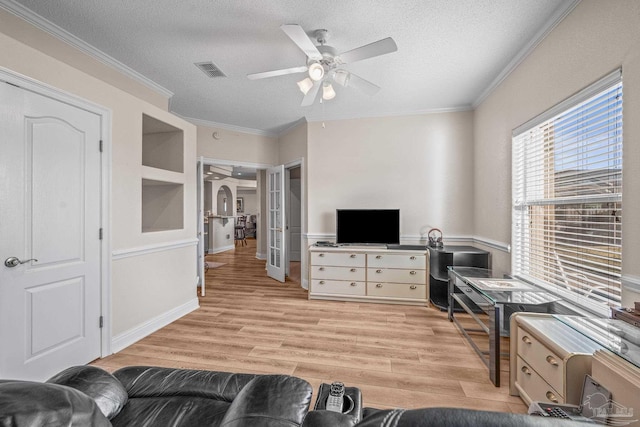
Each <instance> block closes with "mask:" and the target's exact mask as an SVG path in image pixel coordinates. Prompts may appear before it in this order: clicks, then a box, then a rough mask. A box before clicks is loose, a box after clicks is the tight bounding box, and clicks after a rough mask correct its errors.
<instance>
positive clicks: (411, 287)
mask: <svg viewBox="0 0 640 427" xmlns="http://www.w3.org/2000/svg"><path fill="white" fill-rule="evenodd" d="M415 288H417V286H416V285H411V286H409V289H415Z"/></svg>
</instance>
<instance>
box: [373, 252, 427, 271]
mask: <svg viewBox="0 0 640 427" xmlns="http://www.w3.org/2000/svg"><path fill="white" fill-rule="evenodd" d="M367 266H368V267H376V268H408V269H413V270H425V269H426V268H427V256H426V255H407V254H404V255H401V254H367Z"/></svg>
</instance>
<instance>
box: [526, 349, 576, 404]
mask: <svg viewBox="0 0 640 427" xmlns="http://www.w3.org/2000/svg"><path fill="white" fill-rule="evenodd" d="M517 366H518V371H517V372H516V381H517V383H518V384H519V385H520V387H522V388H523V389H524V391H525V392H526V393H527V395H528V396H529V398H531V400H532V401H540V402H550V403H565V402H564V398H563V397H562V395H561V394H560V393H558V391H556V390H555V389H554V388H553V387H551V386H550V385H549V384H547V382H546V381H545V380H544V379H543V378H542V377H541V376H540V375H538V373H537V372H536V371H535V370H534V369H533V368H532V367H531V365H529V364H528V363H527V362H525V361H524V360H522V359H521V358H520V357H518V364H517Z"/></svg>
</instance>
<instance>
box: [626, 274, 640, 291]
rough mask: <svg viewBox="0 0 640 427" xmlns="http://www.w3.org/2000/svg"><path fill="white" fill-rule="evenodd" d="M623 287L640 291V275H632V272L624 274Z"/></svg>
mask: <svg viewBox="0 0 640 427" xmlns="http://www.w3.org/2000/svg"><path fill="white" fill-rule="evenodd" d="M622 288H623V289H626V290H629V291H632V292H637V293H640V276H632V275H630V274H623V275H622Z"/></svg>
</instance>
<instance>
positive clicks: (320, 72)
mask: <svg viewBox="0 0 640 427" xmlns="http://www.w3.org/2000/svg"><path fill="white" fill-rule="evenodd" d="M309 77H311V80H313V81H316V82H317V81H320V80H322V78H323V77H324V67H323V66H322V64H320V63H319V62H314V63H312V64H311V65H309Z"/></svg>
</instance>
